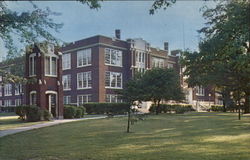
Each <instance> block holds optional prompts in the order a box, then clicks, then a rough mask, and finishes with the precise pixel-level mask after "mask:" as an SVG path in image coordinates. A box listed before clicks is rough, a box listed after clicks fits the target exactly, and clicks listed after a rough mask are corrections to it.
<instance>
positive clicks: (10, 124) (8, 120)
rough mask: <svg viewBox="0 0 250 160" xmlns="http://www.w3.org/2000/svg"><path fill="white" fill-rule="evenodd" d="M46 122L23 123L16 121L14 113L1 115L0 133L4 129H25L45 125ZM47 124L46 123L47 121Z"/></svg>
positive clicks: (16, 117)
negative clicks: (35, 125)
mask: <svg viewBox="0 0 250 160" xmlns="http://www.w3.org/2000/svg"><path fill="white" fill-rule="evenodd" d="M45 122H46V121H40V122H24V121H21V120H20V119H18V116H17V115H16V114H15V113H1V114H0V131H1V130H6V129H13V128H17V127H26V126H31V125H34V124H40V123H45ZM47 122H48V121H47Z"/></svg>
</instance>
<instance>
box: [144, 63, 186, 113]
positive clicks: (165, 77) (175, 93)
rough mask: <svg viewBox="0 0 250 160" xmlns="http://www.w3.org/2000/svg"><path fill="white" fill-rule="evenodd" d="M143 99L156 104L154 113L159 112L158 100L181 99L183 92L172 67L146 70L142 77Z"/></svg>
mask: <svg viewBox="0 0 250 160" xmlns="http://www.w3.org/2000/svg"><path fill="white" fill-rule="evenodd" d="M141 83H142V88H143V92H144V94H143V100H145V101H152V102H154V104H155V105H156V106H157V107H156V114H158V113H159V107H160V102H161V101H162V100H165V101H170V100H174V101H181V100H183V99H184V94H183V92H182V89H181V86H180V78H179V75H178V73H176V72H175V71H174V70H173V69H163V68H153V69H152V70H148V71H146V72H145V74H144V75H143V77H142V81H141Z"/></svg>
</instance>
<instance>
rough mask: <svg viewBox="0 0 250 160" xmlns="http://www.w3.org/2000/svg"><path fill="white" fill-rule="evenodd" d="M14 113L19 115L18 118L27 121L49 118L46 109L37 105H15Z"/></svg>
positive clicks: (49, 115)
mask: <svg viewBox="0 0 250 160" xmlns="http://www.w3.org/2000/svg"><path fill="white" fill-rule="evenodd" d="M16 114H17V115H18V116H19V119H21V120H26V121H28V122H36V121H40V120H50V119H51V114H50V113H49V111H48V110H45V109H41V108H40V107H37V106H30V105H26V106H24V105H23V106H17V107H16Z"/></svg>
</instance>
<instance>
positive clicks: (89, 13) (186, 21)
mask: <svg viewBox="0 0 250 160" xmlns="http://www.w3.org/2000/svg"><path fill="white" fill-rule="evenodd" d="M34 3H35V4H37V5H38V7H40V8H45V7H49V8H50V9H51V10H52V11H55V12H59V13H61V15H60V16H53V17H51V18H53V19H54V21H55V22H58V23H63V24H64V26H63V28H62V29H61V30H60V33H54V32H52V33H53V34H54V35H55V36H56V37H57V38H59V39H61V40H63V41H64V42H73V41H77V40H80V39H84V38H87V37H90V36H94V35H104V36H109V37H114V33H115V29H120V30H121V39H122V40H126V39H128V38H143V39H144V40H146V41H147V42H149V43H150V44H151V46H153V47H158V48H163V43H164V42H169V48H170V50H175V49H184V48H185V49H187V48H189V49H190V50H192V51H195V50H198V42H199V34H198V32H197V30H199V29H201V28H202V27H204V23H205V20H204V18H203V17H202V12H201V11H200V9H201V7H202V6H204V5H207V6H208V7H214V6H215V3H216V2H214V1H206V2H205V1H202V0H196V1H190V0H189V1H178V0H177V2H176V4H174V5H173V6H171V7H168V8H167V9H166V10H158V11H157V12H156V13H155V14H154V15H150V14H149V9H150V7H151V5H152V4H153V1H114V0H113V1H105V2H101V8H100V9H98V10H95V9H90V8H89V7H88V6H87V5H83V4H81V3H79V2H76V1H40V2H37V1H36V2H35V1H34ZM7 5H8V7H9V8H10V9H12V10H15V11H17V12H21V11H27V10H28V9H29V8H31V4H30V3H29V2H11V1H9V2H7ZM0 43H1V44H0V53H1V56H0V60H1V59H2V58H3V57H4V56H5V54H4V53H5V52H6V49H4V47H3V44H2V42H0Z"/></svg>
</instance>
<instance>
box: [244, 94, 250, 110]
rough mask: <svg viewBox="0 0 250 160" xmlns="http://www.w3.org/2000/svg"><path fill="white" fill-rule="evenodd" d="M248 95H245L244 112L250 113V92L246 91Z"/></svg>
mask: <svg viewBox="0 0 250 160" xmlns="http://www.w3.org/2000/svg"><path fill="white" fill-rule="evenodd" d="M245 94H246V96H245V103H244V106H245V107H244V108H245V112H244V113H250V93H249V92H245Z"/></svg>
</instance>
